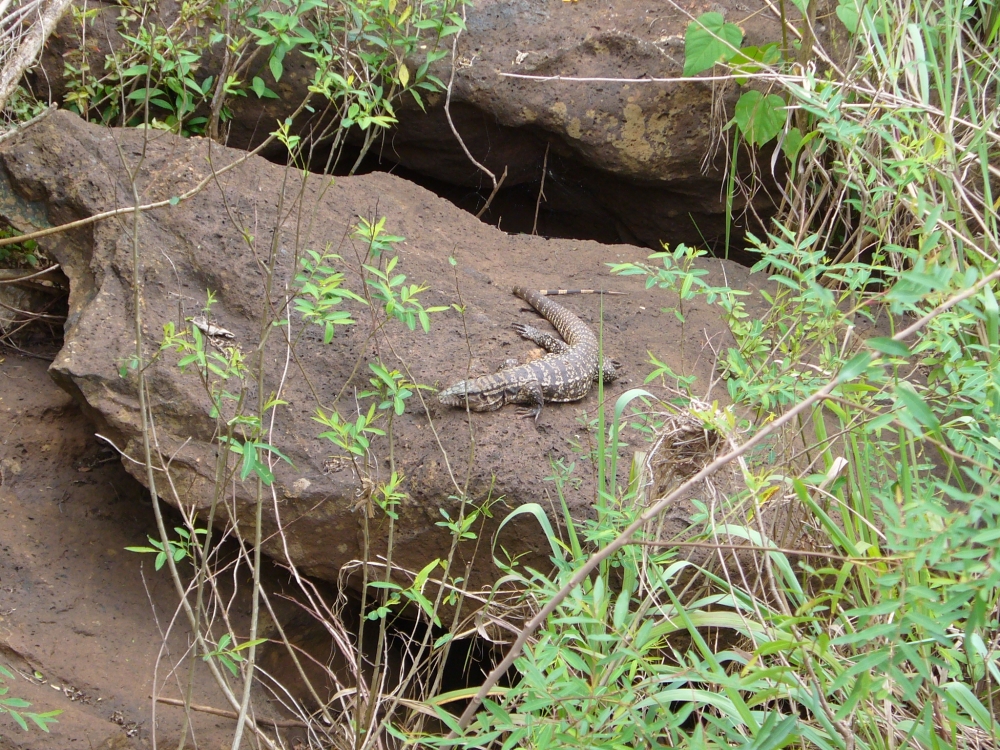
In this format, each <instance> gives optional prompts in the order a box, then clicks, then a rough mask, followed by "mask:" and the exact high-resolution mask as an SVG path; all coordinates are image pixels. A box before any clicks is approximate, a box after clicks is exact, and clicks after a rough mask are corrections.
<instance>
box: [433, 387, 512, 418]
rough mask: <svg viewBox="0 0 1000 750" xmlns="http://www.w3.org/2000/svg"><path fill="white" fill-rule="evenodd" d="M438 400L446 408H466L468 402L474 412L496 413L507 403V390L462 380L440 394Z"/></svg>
mask: <svg viewBox="0 0 1000 750" xmlns="http://www.w3.org/2000/svg"><path fill="white" fill-rule="evenodd" d="M438 400H439V401H440V402H441V403H442V404H444V405H445V406H457V407H459V408H461V409H464V408H465V403H466V400H468V403H469V408H470V409H471V410H472V411H494V410H495V409H499V408H500V407H501V406H503V405H504V404H505V403H507V389H506V388H503V387H498V388H483V387H481V386H480V384H479V383H476V382H474V381H471V380H460V381H458V382H457V383H455V384H454V385H452V386H449V387H447V388H445V389H444V390H443V391H439V392H438Z"/></svg>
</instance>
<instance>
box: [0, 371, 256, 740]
mask: <svg viewBox="0 0 1000 750" xmlns="http://www.w3.org/2000/svg"><path fill="white" fill-rule="evenodd" d="M47 364H48V363H47V362H45V361H43V360H40V359H36V358H29V357H23V356H11V355H10V354H6V355H5V354H2V353H0V467H2V474H0V513H2V519H3V520H2V521H0V665H3V666H4V667H7V668H8V669H10V670H11V671H13V672H15V674H16V679H14V680H10V679H5V685H4V686H5V687H7V688H9V692H8V693H7V696H5V697H10V696H16V697H18V698H23V699H25V700H27V701H30V702H31V704H32V705H31V708H29V709H25V710H27V711H35V712H39V713H41V712H46V711H53V710H61V711H62V714H60V715H59V716H58V717H57V719H58V723H55V724H52V725H51V727H50V729H51V731H50V733H49V734H44V733H42V732H41V731H39V730H38V729H36V728H32V729H31V731H28V732H25V731H23V730H22V729H20V728H19V727H18V726H17V725H16V723H15V722H14V720H13V719H12V718H11V717H10V716H8V715H0V749H2V750H7V749H8V748H19V749H22V750H28V749H29V748H30V749H38V750H42V749H45V750H48V749H49V748H53V749H55V748H58V749H59V750H67V749H71V748H85V749H86V750H91V749H93V750H97V749H98V748H103V749H104V750H111V749H112V748H147V747H154V746H155V745H154V728H155V740H156V744H159V745H161V746H163V747H166V746H171V747H176V746H177V740H178V737H179V733H180V732H181V729H182V720H183V712H182V710H181V709H179V708H175V707H173V706H169V705H163V704H160V705H157V706H156V707H155V710H154V706H153V703H152V701H151V700H150V695H151V694H152V693H153V688H154V685H158V686H159V687H158V692H159V693H160V694H162V695H164V696H167V697H171V698H177V697H179V696H180V695H181V693H180V689H179V687H178V679H179V678H178V676H177V674H176V673H174V674H171V666H172V665H173V664H174V663H175V662H176V661H177V660H178V659H179V658H180V657H181V655H182V654H183V653H184V651H185V649H186V644H187V638H188V632H187V629H186V628H185V627H183V624H182V623H181V622H180V619H178V621H177V622H176V623H175V624H174V627H173V628H172V629H171V630H170V633H169V635H168V637H167V639H166V641H165V642H164V639H163V636H162V632H161V629H163V630H166V629H167V628H168V627H169V626H170V622H171V619H172V617H173V615H174V609H175V604H176V602H177V597H176V594H175V592H174V589H173V587H172V585H171V584H170V581H169V579H168V577H167V575H166V574H165V571H160V572H155V571H154V570H153V566H152V562H153V561H152V556H151V555H149V556H141V555H138V554H136V553H132V552H126V551H125V549H124V548H125V547H126V546H130V545H141V544H145V543H146V542H147V540H146V538H147V535H153V536H156V524H155V520H154V517H153V512H152V507H151V505H150V501H149V494H148V493H147V492H146V490H145V489H144V488H143V487H142V486H141V485H140V484H139V483H138V482H136V481H135V480H134V479H133V478H132V477H130V476H129V475H128V474H127V473H126V472H125V471H124V470H123V469H122V466H121V464H120V463H119V460H118V457H117V455H116V454H114V453H112V452H110V451H109V450H107V448H106V446H105V445H104V444H102V443H101V441H99V440H98V439H97V438H96V437H95V436H94V429H93V427H92V426H91V424H90V423H89V422H88V421H87V419H86V418H85V417H84V416H83V415H82V414H81V412H80V409H79V408H78V407H77V405H76V404H75V403H74V402H73V401H72V399H71V398H70V397H69V396H68V395H67V394H66V393H65V392H63V391H62V390H60V389H59V388H58V387H57V386H56V385H55V384H54V383H53V382H52V380H51V378H50V377H49V375H48V373H47V372H46V368H47ZM175 520H176V519H175V518H174V517H173V516H172V515H168V518H167V523H168V525H175V524H174V521H175ZM242 609H243V607H242V604H240V605H238V606H237V607H236V610H239V611H242ZM237 614H238V612H237ZM161 647H162V650H161ZM158 660H159V661H158ZM182 674H184V675H186V670H185V671H184V672H183V673H182ZM195 680H196V682H195V693H194V694H195V696H196V700H195V702H197V703H199V704H208V705H212V706H218V707H223V708H225V704H224V703H223V700H222V698H221V696H220V695H219V693H218V690H217V688H215V686H214V684H213V683H212V682H211V680H210V677H209V676H208V674H207V671H205V670H201V669H199V670H196V672H195ZM234 726H235V722H234V721H233V720H231V719H228V718H222V717H216V716H210V715H207V714H195V715H194V738H195V740H196V743H192V744H189V747H199V748H211V749H213V750H214V749H215V748H221V747H225V748H228V747H229V746H230V742H231V737H232V730H233V727H234Z"/></svg>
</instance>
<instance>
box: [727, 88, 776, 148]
mask: <svg viewBox="0 0 1000 750" xmlns="http://www.w3.org/2000/svg"><path fill="white" fill-rule="evenodd" d="M734 119H735V120H736V126H737V127H738V128H739V129H740V132H741V133H743V136H744V137H745V138H746V139H747V141H749V142H750V143H756V144H757V145H758V146H763V145H764V144H765V143H767V142H768V141H770V140H771V139H772V138H774V137H775V136H776V135H778V133H780V132H781V128H782V127H784V125H785V100H784V99H782V98H781V97H780V96H778V95H776V94H768V95H767V96H764V95H763V94H762V93H760V92H759V91H746V92H744V93H743V95H742V96H741V97H740V98H739V101H737V102H736V111H735V115H734Z"/></svg>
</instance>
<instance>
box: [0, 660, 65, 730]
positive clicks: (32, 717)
mask: <svg viewBox="0 0 1000 750" xmlns="http://www.w3.org/2000/svg"><path fill="white" fill-rule="evenodd" d="M13 679H14V673H13V672H11V671H10V670H9V669H7V667H5V666H3V665H2V664H0V715H3V714H7V715H9V716H10V718H12V719H13V720H14V721H15V722H17V725H18V726H19V727H21V729H23V730H24V731H25V732H27V731H28V728H29V725H28V722H29V721H30V722H31V723H32V724H34V725H35V726H36V727H38V728H39V729H41V730H42V731H43V732H48V731H49V725H50V724H55V723H57V719H56V718H55V717H56V716H58V715H59V714H61V713H62V710H56V711H46V712H44V713H36V712H35V711H25V710H24V709H26V708H31V704H30V703H29V702H28V701H26V700H24V699H23V698H16V697H14V696H12V695H8V693H9V692H10V688H9V687H7V686H6V685H5V684H4V682H5V681H6V680H13Z"/></svg>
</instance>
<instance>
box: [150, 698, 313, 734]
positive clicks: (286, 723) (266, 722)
mask: <svg viewBox="0 0 1000 750" xmlns="http://www.w3.org/2000/svg"><path fill="white" fill-rule="evenodd" d="M150 697H152V696H150ZM156 702H157V703H165V704H166V705H168V706H180V707H182V708H183V707H184V701H182V700H177V699H176V698H164V697H163V696H162V695H158V696H156ZM187 708H190V709H191V710H192V711H199V712H201V713H203V714H212V716H223V717H225V718H227V719H233V720H236V719H238V718H239V714H237V713H236V712H235V711H227V710H225V709H224V708H214V707H213V706H201V705H199V704H197V703H191V704H189V705H188V706H187ZM254 721H256V722H257V726H260V727H278V728H279V729H298V728H303V729H308V728H309V725H308V724H306V723H305V722H304V721H296V720H295V719H260V718H257V719H254Z"/></svg>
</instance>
